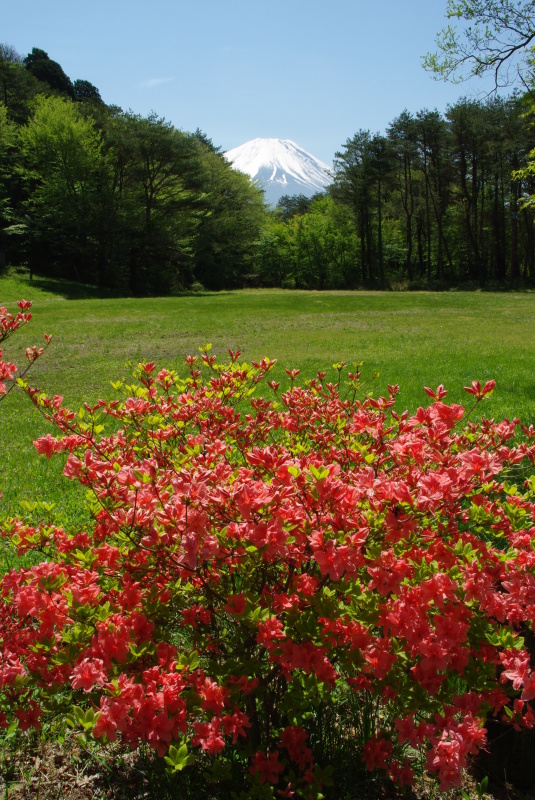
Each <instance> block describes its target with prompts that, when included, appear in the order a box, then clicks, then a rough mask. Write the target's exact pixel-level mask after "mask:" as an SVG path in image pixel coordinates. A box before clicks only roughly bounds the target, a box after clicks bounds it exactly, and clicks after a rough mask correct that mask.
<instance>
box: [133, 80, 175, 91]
mask: <svg viewBox="0 0 535 800" xmlns="http://www.w3.org/2000/svg"><path fill="white" fill-rule="evenodd" d="M171 81H174V78H150V80H148V81H142V83H141V84H140V85H141V86H143V87H144V88H145V89H152V88H153V87H154V86H160V85H161V84H162V83H170V82H171Z"/></svg>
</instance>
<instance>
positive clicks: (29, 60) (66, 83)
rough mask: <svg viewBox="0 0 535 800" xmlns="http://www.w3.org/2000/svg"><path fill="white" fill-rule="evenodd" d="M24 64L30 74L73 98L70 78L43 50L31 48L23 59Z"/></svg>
mask: <svg viewBox="0 0 535 800" xmlns="http://www.w3.org/2000/svg"><path fill="white" fill-rule="evenodd" d="M24 65H25V67H26V69H27V70H28V71H29V72H31V73H32V75H34V76H35V77H36V78H38V80H40V81H43V83H47V84H48V85H49V86H50V88H51V89H55V90H56V91H58V92H61V93H62V94H66V95H68V96H69V97H71V98H73V99H74V97H75V93H74V87H73V85H72V81H71V79H70V78H69V77H68V76H67V75H66V74H65V72H64V71H63V69H62V68H61V67H60V65H59V64H58V62H57V61H52V59H51V58H49V56H48V53H45V51H44V50H40V49H39V48H38V47H34V48H32V52H31V53H29V54H28V55H27V56H26V58H25V59H24Z"/></svg>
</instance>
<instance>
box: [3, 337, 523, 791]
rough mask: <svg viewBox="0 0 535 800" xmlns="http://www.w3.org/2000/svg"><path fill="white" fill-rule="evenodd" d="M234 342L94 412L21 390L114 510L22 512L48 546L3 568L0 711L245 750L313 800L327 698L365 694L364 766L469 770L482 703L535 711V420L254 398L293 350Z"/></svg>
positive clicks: (145, 370)
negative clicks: (50, 515)
mask: <svg viewBox="0 0 535 800" xmlns="http://www.w3.org/2000/svg"><path fill="white" fill-rule="evenodd" d="M230 357H231V361H230V363H229V364H228V365H226V366H224V367H219V366H218V365H217V363H216V361H215V358H214V356H211V355H210V354H209V350H208V349H207V348H206V349H205V350H204V351H203V352H202V356H201V362H200V363H199V360H198V359H196V358H193V357H189V358H188V359H187V363H188V366H189V375H188V377H187V378H186V379H181V378H180V377H178V375H177V374H175V373H174V372H172V371H168V370H166V369H162V370H161V371H159V372H157V371H156V369H155V366H154V364H153V363H146V364H141V365H140V366H139V368H138V370H137V372H136V374H135V380H136V382H135V383H133V384H132V385H128V386H123V385H121V384H116V385H115V389H116V390H117V391H120V392H122V394H123V399H122V400H114V401H111V402H107V401H104V400H100V401H99V402H98V403H97V404H96V405H95V406H93V407H90V406H89V405H86V406H85V408H84V409H82V410H81V411H80V412H79V413H78V414H76V413H74V412H72V411H70V410H68V409H66V408H65V407H64V405H63V401H62V398H61V397H59V396H54V397H52V398H50V397H46V396H43V395H41V394H40V393H39V392H38V391H37V390H35V389H32V388H29V387H26V388H27V391H28V393H29V394H30V396H31V397H32V399H33V401H34V403H35V404H36V405H37V406H38V408H39V409H41V411H42V412H43V413H44V414H45V415H46V417H47V418H49V419H50V420H52V421H53V422H54V423H55V424H56V426H57V429H58V435H57V436H55V437H54V436H51V435H50V434H47V435H46V436H43V437H41V438H40V439H38V440H37V441H36V442H35V446H36V448H37V450H38V452H40V453H42V454H43V455H45V456H46V457H48V458H50V457H52V456H53V455H54V454H56V453H66V454H68V457H67V460H66V464H65V469H64V473H65V475H66V476H67V478H69V479H70V480H76V481H78V482H79V483H80V484H82V485H83V486H85V487H87V489H89V490H90V492H91V495H92V497H93V501H92V504H93V505H92V511H93V519H94V522H93V524H92V526H91V527H90V529H88V530H83V531H74V530H67V529H64V528H61V527H58V526H54V525H51V524H48V523H47V524H44V523H43V524H36V525H30V524H27V523H25V522H22V521H20V520H12V521H11V522H10V523H9V525H6V526H5V530H4V531H3V536H4V537H6V538H8V539H9V540H10V541H11V542H12V544H13V546H14V547H15V548H16V549H17V551H18V552H19V553H20V554H22V553H24V552H26V551H28V550H34V551H39V552H40V553H42V556H43V560H42V562H41V563H39V564H38V565H37V566H33V567H30V568H28V569H19V570H13V571H11V572H10V573H9V574H7V575H5V576H4V577H3V579H2V580H1V582H0V643H1V644H0V648H1V657H0V689H1V694H0V709H1V719H0V721H1V723H2V724H3V725H6V724H8V723H9V722H10V721H11V720H13V719H14V718H16V719H17V720H18V726H19V728H20V729H21V730H26V729H28V728H30V727H34V728H39V727H40V726H41V724H42V721H43V719H45V718H47V717H48V716H49V715H50V716H53V715H58V714H63V715H64V716H65V717H66V718H67V719H68V721H69V722H70V724H71V725H72V726H73V727H75V728H79V729H82V730H84V731H85V732H86V733H87V734H88V735H92V736H94V737H95V738H96V739H97V740H101V741H104V742H105V741H115V740H117V739H120V740H122V741H123V742H124V743H126V744H128V745H129V746H130V747H132V748H136V747H138V746H139V745H140V743H148V744H149V745H150V746H151V747H153V748H154V749H155V751H156V752H157V753H158V754H159V755H160V756H162V757H164V758H165V759H166V762H167V764H168V766H169V768H170V769H171V770H174V771H180V770H182V769H183V768H184V767H187V765H188V764H189V763H190V762H191V761H192V760H193V759H194V758H195V752H196V751H197V752H199V751H204V753H205V754H208V755H209V756H213V757H214V759H215V758H217V757H222V758H224V756H225V754H226V753H233V754H234V755H236V754H237V755H238V757H240V758H241V759H242V760H243V761H246V763H247V765H248V779H247V780H248V781H249V785H248V786H247V788H246V789H245V790H244V793H243V794H242V795H239V796H240V797H243V798H275V797H293V796H295V797H307V798H316V797H321V789H322V786H323V785H324V784H325V783H326V782H327V781H328V771H326V770H324V767H325V766H326V765H325V764H321V765H320V764H317V763H316V760H315V756H314V741H313V737H312V736H311V730H312V727H313V724H312V723H313V718H314V714H315V709H319V708H322V707H325V706H335V705H336V704H337V703H338V704H340V707H339V709H338V710H339V712H340V713H341V714H343V708H342V704H343V702H344V698H347V697H348V696H352V697H357V698H359V697H361V698H362V702H363V703H364V702H365V700H364V698H365V697H370V696H371V697H372V698H374V702H375V703H376V707H377V708H378V712H377V713H376V714H375V716H374V721H373V726H372V729H370V730H369V731H368V733H367V735H366V741H365V743H364V744H363V748H362V757H363V760H364V762H365V764H366V766H367V767H368V768H369V769H370V770H375V769H376V768H379V769H381V770H384V771H386V772H387V773H388V774H389V775H390V776H391V777H392V778H393V779H394V781H396V782H397V783H398V784H400V785H403V784H410V783H411V782H412V781H413V777H414V762H415V761H416V760H417V759H418V758H421V757H423V758H424V761H425V766H426V768H427V769H428V770H429V771H430V772H431V773H434V774H435V775H436V776H437V779H438V782H439V785H440V788H441V789H443V790H446V789H449V788H450V787H451V786H457V785H459V783H460V778H461V773H462V769H463V768H464V767H465V766H466V765H467V763H468V761H469V759H470V758H471V756H473V755H474V754H475V753H477V751H478V750H479V749H480V748H481V747H482V746H484V744H485V741H486V739H485V734H486V729H485V727H484V725H485V720H486V718H487V716H489V717H492V716H494V717H496V718H498V719H506V720H508V721H509V722H510V723H511V724H513V725H515V726H517V727H521V726H525V727H532V726H533V725H534V723H535V718H534V716H533V712H532V708H531V704H530V701H531V700H532V699H533V698H535V672H534V671H533V669H532V666H531V663H530V657H529V653H528V651H527V649H526V647H525V645H524V635H526V633H527V632H528V631H529V630H531V624H532V620H533V618H534V612H535V553H534V548H533V540H534V539H535V521H534V520H535V480H534V479H533V478H531V479H528V480H525V475H524V477H522V475H523V474H524V473H523V471H524V470H525V468H526V466H525V465H527V467H528V468H531V465H532V463H533V460H534V457H535V444H534V442H533V440H534V439H535V432H534V430H533V429H532V428H530V429H526V428H524V429H523V431H524V434H525V435H524V441H523V442H522V443H519V442H517V441H516V440H515V438H514V437H515V432H516V431H517V428H518V427H519V425H520V423H519V422H518V420H513V421H511V422H509V421H507V420H505V421H503V422H499V423H496V422H494V421H492V420H483V422H481V423H480V424H476V423H474V422H470V421H468V419H467V417H468V414H467V413H466V412H465V410H464V409H463V408H462V407H461V406H460V405H457V404H451V405H448V404H446V403H445V402H444V398H445V396H446V391H445V390H444V388H443V387H442V386H440V387H438V389H437V390H436V391H433V390H431V389H426V392H427V394H428V396H429V397H430V404H429V405H428V407H426V408H419V409H418V411H417V412H416V414H414V415H409V414H408V412H406V411H405V412H404V413H398V412H396V411H395V398H396V394H397V391H398V387H397V386H389V387H388V393H387V395H386V396H385V397H380V398H378V399H374V398H372V397H367V398H366V399H364V400H359V399H357V390H358V378H359V375H358V373H355V374H350V377H349V383H348V385H347V392H346V394H343V392H342V389H341V387H340V385H339V383H337V384H332V383H329V382H326V380H325V375H324V374H323V373H320V374H319V375H318V377H317V378H316V379H314V380H312V381H310V382H308V383H307V384H306V385H305V386H302V387H301V386H298V385H296V381H297V378H298V371H297V370H294V371H292V372H289V373H288V374H289V377H290V379H291V388H290V389H289V390H288V391H286V392H284V393H281V394H280V396H279V386H278V384H277V383H276V382H275V381H273V380H268V381H267V385H268V387H269V392H270V396H269V399H265V398H257V397H255V394H254V392H255V388H256V387H257V385H258V384H259V383H260V381H262V380H263V379H264V378H266V377H267V376H268V374H269V373H270V372H271V370H272V368H273V366H274V363H275V362H273V361H270V360H269V359H266V358H265V359H263V360H262V361H260V362H258V363H255V362H253V363H252V365H250V366H249V365H245V364H242V363H240V361H239V358H240V354H239V353H232V352H231V353H230ZM337 366H338V368H339V372H340V370H341V369H342V367H340V365H337ZM203 369H206V371H207V377H206V378H203ZM493 388H494V382H488V383H487V384H485V385H484V386H481V385H480V384H479V383H477V382H474V384H473V385H472V386H471V387H469V388H468V392H469V393H470V394H471V395H473V397H474V401H475V403H476V404H477V403H478V402H479V401H481V400H482V399H483V398H484V397H485V395H487V394H489V393H490V392H491V391H492V389H493ZM107 418H108V419H109V421H110V423H111V432H106V431H105V429H104V427H103V423H104V422H105V421H106V419H107ZM515 475H516V476H517V477H516V481H517V483H511V480H512V477H511V476H515ZM507 481H509V482H507ZM348 735H351V731H348Z"/></svg>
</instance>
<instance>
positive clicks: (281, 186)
mask: <svg viewBox="0 0 535 800" xmlns="http://www.w3.org/2000/svg"><path fill="white" fill-rule="evenodd" d="M225 158H226V159H227V160H228V161H230V163H231V164H232V166H233V167H234V169H237V170H239V171H240V172H244V173H245V174H246V175H249V176H250V177H251V179H252V180H254V181H256V183H257V184H258V185H259V186H260V187H261V188H262V189H264V196H265V199H266V203H269V204H270V205H276V204H277V202H278V200H279V199H280V198H281V197H283V195H295V194H304V195H305V196H306V197H312V195H314V194H316V193H317V192H323V191H324V190H325V189H326V188H327V186H328V185H329V184H330V183H332V178H331V177H330V175H329V167H328V166H327V164H324V163H323V161H320V160H319V159H318V158H316V157H315V156H313V155H312V154H311V153H309V152H307V151H306V150H303V148H302V147H299V145H297V144H296V143H295V142H292V141H291V139H252V140H251V141H250V142H245V144H242V145H240V147H235V148H234V149H233V150H228V151H227V152H226V153H225Z"/></svg>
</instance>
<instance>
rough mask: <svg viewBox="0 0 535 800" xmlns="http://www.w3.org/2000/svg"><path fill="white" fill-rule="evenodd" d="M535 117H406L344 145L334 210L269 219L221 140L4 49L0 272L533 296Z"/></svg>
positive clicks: (501, 107) (427, 113) (180, 288)
mask: <svg viewBox="0 0 535 800" xmlns="http://www.w3.org/2000/svg"><path fill="white" fill-rule="evenodd" d="M531 106H532V97H531V94H530V93H529V92H528V91H526V92H523V93H514V94H512V95H510V96H508V97H505V98H503V97H500V96H498V95H493V96H491V97H488V98H486V99H484V100H474V99H461V100H459V101H458V102H457V103H456V104H455V105H453V106H450V107H448V108H447V109H446V110H445V112H444V113H442V112H440V111H438V110H436V109H433V110H429V109H422V110H421V111H419V112H418V113H415V114H413V113H409V112H408V111H406V110H402V109H401V110H400V113H399V114H398V116H397V117H395V118H394V119H393V120H392V122H391V123H390V125H389V126H388V128H387V130H386V132H385V133H384V134H379V133H373V132H371V131H369V130H359V131H358V132H356V133H355V134H353V135H352V136H351V137H350V138H348V139H347V141H346V142H345V143H344V144H341V146H340V151H339V152H337V153H336V154H335V157H334V168H333V177H334V182H333V184H332V186H331V187H330V189H329V192H328V193H325V194H321V195H317V196H315V197H314V198H312V199H308V198H306V197H304V196H297V197H284V198H282V200H281V201H280V202H279V204H278V206H277V208H276V209H269V208H268V207H267V206H266V205H265V204H264V202H263V195H262V192H261V190H260V189H258V188H257V187H255V186H254V185H253V184H252V183H251V181H250V180H249V178H248V177H247V176H245V175H242V174H241V173H239V172H236V171H235V170H233V169H232V168H231V166H230V165H229V163H228V162H227V161H226V159H225V157H224V155H223V153H222V152H221V148H219V147H217V146H216V145H215V144H214V143H213V142H212V140H211V139H210V138H209V134H206V133H204V132H202V131H201V130H199V129H197V130H196V131H195V132H193V133H191V132H185V131H183V130H180V129H177V128H175V127H174V126H173V125H172V124H170V123H169V122H167V121H166V120H165V119H162V118H160V117H158V116H157V114H155V113H153V114H151V115H149V116H146V117H143V116H140V115H138V114H135V113H133V112H131V111H123V110H122V109H121V108H120V107H118V106H114V105H106V104H105V103H104V102H103V101H102V99H101V96H100V93H99V90H98V88H97V87H95V86H94V85H93V84H92V83H90V81H88V80H86V79H77V80H74V81H73V80H71V79H70V78H69V77H68V76H67V75H66V74H65V72H64V70H63V69H62V67H61V66H60V64H58V63H57V62H55V61H53V60H52V59H51V58H50V57H49V55H48V54H47V53H46V52H44V51H43V50H40V49H38V48H33V50H32V52H31V53H29V54H28V55H27V56H26V57H23V56H21V55H20V54H18V53H17V52H16V50H15V49H14V48H13V47H12V46H10V45H6V44H4V45H0V268H1V269H4V270H5V269H9V268H13V267H20V266H21V265H22V266H23V267H24V268H25V269H26V270H28V271H29V273H30V276H33V275H39V276H46V277H52V278H57V279H60V280H71V281H76V282H80V283H85V284H93V285H95V286H98V287H100V288H102V289H107V290H111V291H114V292H118V293H121V294H132V295H155V294H160V295H162V294H169V293H180V292H185V291H192V290H193V291H199V290H202V289H207V290H218V289H232V288H243V287H247V286H267V287H283V288H299V289H358V288H384V289H389V288H413V289H418V288H422V289H423V288H430V289H445V288H448V287H460V288H463V287H464V288H476V287H483V288H491V289H498V288H507V287H515V288H520V287H523V286H531V285H533V283H534V282H535V220H534V215H533V212H532V209H531V207H530V204H531V197H532V195H533V189H534V183H535V178H534V175H533V163H532V162H533V159H534V158H535V155H534V152H533V151H534V148H535V128H534V121H533V119H532V117H531V115H530V109H531Z"/></svg>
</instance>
